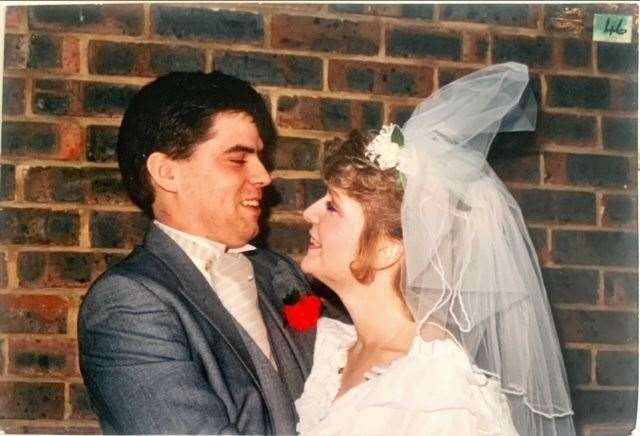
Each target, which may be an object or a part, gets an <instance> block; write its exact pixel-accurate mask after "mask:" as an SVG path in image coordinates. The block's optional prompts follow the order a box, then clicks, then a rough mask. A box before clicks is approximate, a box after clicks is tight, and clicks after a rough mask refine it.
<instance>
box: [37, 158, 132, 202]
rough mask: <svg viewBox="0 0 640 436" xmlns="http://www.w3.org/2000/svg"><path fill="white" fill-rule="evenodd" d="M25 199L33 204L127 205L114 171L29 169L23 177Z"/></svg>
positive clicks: (116, 173) (118, 177)
mask: <svg viewBox="0 0 640 436" xmlns="http://www.w3.org/2000/svg"><path fill="white" fill-rule="evenodd" d="M25 199H27V200H28V201H35V202H45V203H47V202H62V203H67V202H80V203H85V204H129V200H128V198H127V194H126V192H125V190H124V187H123V186H122V182H121V180H120V173H119V171H118V170H115V169H98V168H95V169H90V168H85V169H80V168H46V167H33V168H30V169H29V171H28V172H27V175H26V177H25Z"/></svg>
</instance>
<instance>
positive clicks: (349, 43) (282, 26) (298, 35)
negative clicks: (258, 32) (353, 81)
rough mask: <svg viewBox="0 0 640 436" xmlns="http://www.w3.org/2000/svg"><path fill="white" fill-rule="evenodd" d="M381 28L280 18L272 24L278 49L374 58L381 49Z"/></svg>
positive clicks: (321, 19)
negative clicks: (372, 56)
mask: <svg viewBox="0 0 640 436" xmlns="http://www.w3.org/2000/svg"><path fill="white" fill-rule="evenodd" d="M379 29H380V28H379V24H378V23H374V22H356V21H349V20H332V19H326V18H314V17H301V16H290V15H276V16H274V17H273V18H272V20H271V44H272V45H273V47H274V48H287V49H303V50H314V51H321V52H330V53H343V54H361V55H374V54H377V53H378V50H379V48H380V30H379Z"/></svg>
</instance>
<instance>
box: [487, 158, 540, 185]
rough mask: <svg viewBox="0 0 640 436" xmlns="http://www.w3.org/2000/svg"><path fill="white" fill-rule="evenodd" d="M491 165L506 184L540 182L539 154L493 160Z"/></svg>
mask: <svg viewBox="0 0 640 436" xmlns="http://www.w3.org/2000/svg"><path fill="white" fill-rule="evenodd" d="M489 163H490V164H491V166H492V167H493V169H494V170H495V172H496V174H498V176H499V177H500V179H502V180H503V181H505V182H531V183H538V182H539V181H540V158H539V156H538V155H537V154H533V155H525V156H512V157H508V158H504V159H503V158H499V157H496V158H493V159H490V160H489Z"/></svg>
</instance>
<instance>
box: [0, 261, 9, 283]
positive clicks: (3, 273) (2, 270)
mask: <svg viewBox="0 0 640 436" xmlns="http://www.w3.org/2000/svg"><path fill="white" fill-rule="evenodd" d="M7 284H8V277H7V256H6V254H5V253H0V288H6V287H7Z"/></svg>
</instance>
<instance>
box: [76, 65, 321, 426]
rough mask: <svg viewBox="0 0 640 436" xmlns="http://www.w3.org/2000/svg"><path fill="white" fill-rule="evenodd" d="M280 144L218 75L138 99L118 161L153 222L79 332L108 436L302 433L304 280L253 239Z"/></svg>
mask: <svg viewBox="0 0 640 436" xmlns="http://www.w3.org/2000/svg"><path fill="white" fill-rule="evenodd" d="M275 141H276V130H275V127H274V125H273V121H272V119H271V117H270V115H269V113H268V111H267V109H266V107H265V104H264V102H263V100H262V98H261V97H260V95H259V94H258V93H257V92H256V91H255V90H254V89H253V88H252V87H251V86H250V85H249V84H247V83H246V82H243V81H241V80H238V79H235V78H233V77H230V76H227V75H224V74H221V73H217V72H216V73H211V74H204V73H172V74H170V75H168V76H164V77H161V78H159V79H157V80H155V81H154V82H152V83H150V84H148V85H147V86H145V87H143V88H142V89H141V90H140V92H139V93H138V94H137V95H136V96H135V97H134V99H133V101H132V102H131V104H130V106H129V108H128V109H127V111H126V113H125V115H124V118H123V121H122V125H121V128H120V134H119V137H118V162H119V165H120V170H121V172H122V179H123V182H124V185H125V187H126V189H127V191H128V193H129V195H130V196H131V198H132V200H133V201H134V202H135V203H136V204H137V205H138V206H139V207H140V208H141V209H142V210H143V211H144V212H145V213H146V214H147V215H148V216H149V217H150V218H152V219H154V221H153V223H152V225H151V226H150V229H149V231H148V232H147V234H146V236H145V240H144V242H143V244H142V245H141V246H139V247H137V248H135V249H134V250H133V252H132V253H131V254H130V255H129V256H128V257H127V258H126V259H124V260H123V261H122V262H120V263H119V264H117V265H115V266H113V267H112V268H110V269H109V270H108V271H107V272H105V273H104V274H103V275H102V276H101V277H100V278H98V280H96V282H95V283H94V284H93V285H92V286H91V289H90V290H89V292H88V293H87V296H86V298H85V300H84V302H83V304H82V307H81V309H80V317H79V324H78V328H79V342H80V365H81V369H82V375H83V378H84V381H85V384H86V386H87V388H88V391H89V395H90V397H91V401H92V404H93V406H94V408H95V410H96V412H97V414H98V416H99V418H100V422H101V426H102V428H103V431H104V432H105V433H129V434H132V433H147V434H161V433H173V434H189V433H209V434H220V433H224V434H230V433H231V434H233V433H240V434H274V433H277V434H283V433H285V434H291V433H295V422H296V414H295V409H294V407H293V400H294V399H295V398H297V397H298V396H299V395H300V394H301V392H302V388H303V384H304V380H305V377H306V376H307V374H308V372H309V369H310V366H311V355H312V350H313V341H314V335H315V332H314V331H308V332H295V331H293V330H291V329H289V328H287V327H285V326H284V323H283V320H282V318H281V313H282V309H283V302H282V299H283V298H284V297H285V295H286V294H287V293H289V292H290V291H292V290H303V289H305V288H306V287H307V285H306V282H305V279H304V277H303V276H302V274H301V272H300V271H299V269H298V268H297V266H296V265H295V263H293V262H292V261H291V260H290V259H288V258H286V257H283V256H280V255H277V254H275V253H272V252H269V251H266V250H261V249H255V248H254V247H251V246H249V245H247V242H248V241H250V240H251V239H252V238H254V237H255V236H256V235H257V233H258V218H259V215H260V212H261V210H260V205H261V202H262V194H263V188H264V187H265V186H267V185H269V183H270V182H271V179H270V176H269V174H268V173H267V171H266V170H265V167H264V166H263V164H262V162H261V161H260V157H259V156H260V154H261V153H262V151H263V150H264V149H265V148H266V147H271V146H273V145H274V143H275Z"/></svg>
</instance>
